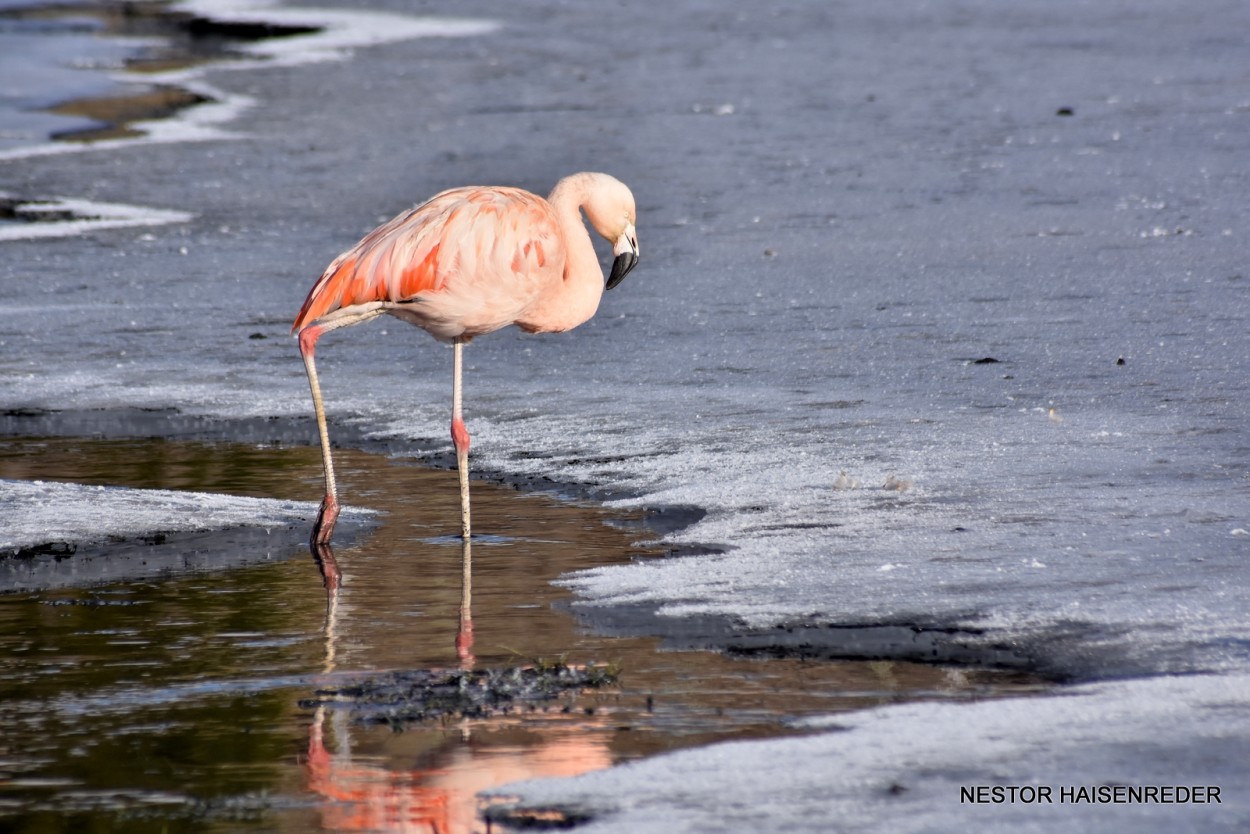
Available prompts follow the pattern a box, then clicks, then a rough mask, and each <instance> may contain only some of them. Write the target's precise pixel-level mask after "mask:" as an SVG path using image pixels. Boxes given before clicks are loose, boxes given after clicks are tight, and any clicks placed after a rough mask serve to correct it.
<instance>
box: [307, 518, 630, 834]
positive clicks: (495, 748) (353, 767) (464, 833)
mask: <svg viewBox="0 0 1250 834" xmlns="http://www.w3.org/2000/svg"><path fill="white" fill-rule="evenodd" d="M312 551H313V557H314V559H315V560H316V563H317V565H318V567H319V568H320V570H321V575H322V578H323V580H324V583H325V587H326V618H325V629H324V641H325V663H324V665H323V673H324V674H325V675H326V676H330V675H332V674H334V673H335V671H336V666H337V659H336V649H337V640H338V636H339V634H338V625H339V609H340V597H341V595H342V592H343V584H344V583H343V574H342V571H341V569H340V568H339V565H338V562H337V561H336V560H335V558H334V552H333V550H332V549H331V547H330V546H329V545H316V544H314V545H313V547H312ZM461 561H462V581H463V587H462V593H461V604H460V616H459V625H458V627H457V632H456V638H455V645H456V657H457V662H458V665H459V666H460V668H461V669H462V670H464V671H470V670H472V669H473V668H474V664H475V663H476V658H475V657H474V655H473V616H472V579H471V573H472V551H471V544H470V541H469V540H468V539H464V540H462V543H461ZM588 722H589V723H591V724H592V726H591V727H590V730H591V731H590V732H587V729H588V727H587V724H588ZM517 723H518V722H517V720H516V719H515V718H509V717H504V718H498V719H474V720H470V719H463V718H462V719H460V720H459V721H457V722H455V723H449V724H442V725H436V726H431V727H425V728H412V729H410V730H407V731H406V732H404V733H401V734H395V733H392V732H391V731H389V730H386V731H385V733H386V735H385V739H384V740H383V741H382V742H381V743H380V744H379V740H378V736H377V735H376V734H373V733H369V732H368V731H367V730H363V729H360V728H357V727H353V726H352V724H351V716H350V715H349V713H348V712H347V711H345V710H331V709H329V708H327V707H326V706H324V705H322V706H318V707H317V708H316V710H315V712H314V714H313V718H312V725H311V727H310V728H309V737H308V754H307V760H306V768H307V774H308V787H309V790H310V791H312V792H313V793H315V794H318V795H319V796H321V797H322V798H323V799H324V802H323V804H322V806H321V817H322V826H323V828H324V829H326V830H334V831H387V832H431V834H434V832H437V834H470V832H475V831H480V830H482V828H483V826H482V821H481V817H480V811H481V806H482V802H481V801H480V800H479V799H478V796H477V795H478V793H480V792H481V791H483V790H486V789H489V788H492V787H496V786H498V785H503V784H506V783H510V782H518V781H522V780H526V779H536V778H543V777H557V776H576V775H578V774H581V773H586V772H588V771H592V770H602V769H604V768H607V767H610V766H611V765H612V763H613V762H612V754H611V749H610V739H611V728H610V727H609V726H608V725H607V724H606V719H605V718H594V717H590V716H586V717H583V718H582V719H581V720H579V721H577V722H575V723H570V724H566V725H562V726H559V727H556V728H553V729H552V730H550V731H545V732H543V733H541V734H537V733H532V732H526V731H524V730H523V729H521V730H520V731H519V732H511V733H510V732H508V730H510V729H514V728H517ZM353 731H355V732H356V733H357V737H356V738H355V739H353V735H352V734H353ZM378 732H382V731H380V730H379V731H375V733H378ZM496 735H498V736H502V737H504V740H505V742H506V743H503V744H501V743H499V741H497V740H495V738H493V737H494V736H496ZM329 739H332V740H333V743H331V742H330V740H329ZM535 739H538V741H537V743H535Z"/></svg>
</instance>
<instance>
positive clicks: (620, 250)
mask: <svg viewBox="0 0 1250 834" xmlns="http://www.w3.org/2000/svg"><path fill="white" fill-rule="evenodd" d="M612 254H613V255H615V256H616V259H615V260H614V261H612V274H611V275H609V276H608V286H607V289H609V290H610V289H612V288H613V287H615V286H616V285H617V284H619V283H621V281H623V280H625V276H626V275H628V274H629V271H630V270H631V269H633V268H634V266H636V265H637V263H638V238H637V236H636V235H635V233H634V227H633V224H630V225H629V226H628V227H626V229H625V234H623V235H621V236H620V237H619V238H617V239H616V245H615V246H613V247H612Z"/></svg>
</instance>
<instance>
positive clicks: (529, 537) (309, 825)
mask: <svg viewBox="0 0 1250 834" xmlns="http://www.w3.org/2000/svg"><path fill="white" fill-rule="evenodd" d="M338 460H339V463H340V467H341V470H342V474H341V483H342V484H343V491H344V496H345V498H346V500H347V501H348V502H349V503H351V504H356V505H367V506H370V507H373V508H375V509H379V510H381V511H383V513H384V515H383V517H382V521H381V523H380V524H379V525H378V526H377V527H376V528H374V529H372V530H371V531H370V532H368V533H366V534H363V535H361V536H359V538H358V540H356V541H354V542H351V543H349V544H348V545H347V546H340V547H339V549H338V550H336V551H335V552H334V556H335V561H336V562H337V564H338V565H339V566H340V569H341V571H342V582H341V585H340V586H339V588H338V589H337V591H335V592H333V593H331V592H327V590H326V588H325V587H323V584H322V578H321V575H320V574H319V572H318V570H317V567H316V566H315V563H314V561H313V559H311V558H310V556H309V553H308V552H307V551H304V550H299V551H296V552H292V553H290V554H288V555H289V557H290V558H285V559H280V560H278V561H276V562H270V563H264V564H256V565H254V566H251V567H247V568H243V569H232V570H220V571H210V572H200V573H194V574H189V575H188V574H183V575H170V576H168V577H165V578H163V579H160V580H155V581H153V580H145V581H135V582H129V583H121V584H112V585H104V586H97V587H86V588H74V589H67V590H66V589H62V590H55V591H45V592H41V593H16V594H6V595H0V723H2V724H3V726H4V727H5V734H4V738H3V741H0V771H3V774H4V776H3V779H0V820H2V821H3V823H4V825H5V826H6V828H7V830H13V831H35V830H39V831H58V830H71V829H76V828H79V827H82V826H96V825H103V824H110V825H123V824H124V826H125V828H126V830H128V831H149V830H150V831H156V830H167V829H168V828H169V827H170V826H171V825H173V826H174V827H176V828H178V829H181V830H208V831H212V830H227V829H229V830H235V829H238V828H239V827H248V826H262V825H263V826H264V827H266V828H270V827H279V828H284V829H292V830H311V829H314V828H322V829H325V830H400V829H403V827H404V826H405V825H408V826H413V825H429V826H433V827H434V828H433V829H432V830H439V831H474V830H482V829H483V828H484V826H485V822H484V821H483V818H482V816H481V814H482V811H483V809H482V808H480V807H479V803H478V801H477V799H476V798H475V794H476V793H477V792H478V791H480V790H482V789H484V788H487V787H490V786H495V785H500V784H505V783H507V782H511V781H515V780H519V779H524V778H531V777H538V776H553V775H567V774H574V773H580V772H585V771H588V770H594V769H599V768H604V767H609V766H611V765H613V764H616V763H619V762H622V761H627V760H630V759H636V758H639V757H642V756H647V755H651V754H654V753H658V752H662V751H665V750H671V749H675V748H680V747H686V746H691V745H697V744H705V743H709V742H713V741H717V740H722V739H728V738H742V737H755V736H768V735H776V734H779V733H784V732H790V730H789V729H788V728H787V726H786V721H787V719H789V718H793V717H797V716H802V715H806V714H814V713H827V712H832V711H837V710H843V709H853V708H859V707H865V706H869V705H875V704H881V703H889V702H895V701H900V700H906V699H915V698H971V697H981V696H985V695H988V694H992V693H994V692H1006V691H1011V690H1012V689H1013V688H1014V687H1021V686H1024V685H1025V682H1022V681H1020V680H1019V679H1018V678H1013V677H1008V676H1005V675H1003V674H1000V673H990V672H983V671H977V670H957V669H950V668H938V667H931V666H923V665H916V664H906V663H897V662H879V663H872V662H868V663H866V662H856V663H831V662H820V663H811V662H803V661H800V660H792V659H781V660H767V661H763V660H749V659H733V658H729V657H726V656H724V655H722V654H718V653H714V652H699V651H691V652H666V651H661V650H659V641H658V640H656V639H639V638H625V639H621V638H607V637H602V636H599V635H595V634H589V633H586V632H585V631H584V630H582V629H580V628H579V627H578V625H577V623H576V622H575V621H574V619H573V618H572V617H571V616H569V615H568V614H567V613H565V611H564V610H563V606H562V603H563V602H564V601H565V600H566V599H567V592H566V591H563V590H561V589H559V588H555V587H553V586H552V585H551V584H550V580H551V579H553V578H554V577H556V576H557V575H559V574H561V573H564V572H566V571H569V570H574V569H577V568H581V567H587V566H590V565H594V564H604V563H609V562H614V561H622V560H627V559H632V558H649V557H655V555H656V554H654V553H649V552H648V551H646V550H645V549H644V548H640V547H638V546H637V545H635V543H634V538H635V535H636V533H635V532H633V531H636V529H637V528H631V527H629V526H628V525H623V524H622V523H621V522H622V521H623V519H621V518H620V517H619V516H616V517H614V516H612V515H610V514H608V513H606V512H604V511H603V510H601V509H598V508H596V507H593V506H587V505H583V504H578V503H573V502H567V501H560V500H556V499H553V498H551V497H548V496H544V495H538V494H526V493H519V492H516V491H514V490H511V489H508V488H505V487H495V486H490V485H486V484H481V483H477V484H475V485H474V504H475V506H474V509H475V523H476V526H477V529H478V530H479V531H480V532H481V535H480V537H478V538H477V539H475V542H474V546H473V551H472V556H473V588H472V590H473V597H472V609H471V614H472V627H473V631H472V638H473V639H472V645H471V646H468V645H467V642H468V641H466V640H465V639H464V637H465V634H464V629H463V626H462V620H461V616H460V612H461V602H462V592H463V590H464V589H463V586H462V570H461V568H462V563H461V557H462V552H461V546H460V543H459V541H458V539H457V538H456V537H455V536H454V533H455V531H456V528H457V525H458V517H457V513H458V501H457V486H456V481H455V476H454V473H451V472H444V471H431V470H428V469H424V468H420V467H417V466H414V465H411V464H407V463H403V462H399V461H396V460H394V459H388V458H386V457H383V456H379V455H374V454H367V453H363V452H356V451H351V450H343V451H340V452H339V454H338ZM0 477H4V478H28V479H45V480H73V481H77V482H82V483H109V484H114V485H124V486H132V487H151V488H154V487H160V488H175V489H194V490H203V491H213V492H225V493H233V494H244V495H256V496H269V497H285V498H301V499H305V498H306V499H315V498H316V497H317V495H318V492H319V489H320V471H319V460H318V455H317V452H316V450H313V449H308V448H281V447H257V446H248V445H242V444H227V443H191V442H174V441H161V440H101V439H79V438H11V439H7V440H4V441H2V442H0ZM158 546H161V545H154V547H158ZM164 546H178V545H176V544H171V545H164ZM46 558H54V557H52V556H48V557H46ZM71 558H72V557H71ZM458 637H459V643H458ZM537 660H546V661H552V660H564V661H566V662H568V663H570V664H585V663H606V664H611V665H612V666H613V668H615V669H619V670H620V679H619V684H618V685H617V686H615V687H612V688H610V689H607V690H600V691H595V692H593V693H586V694H583V695H581V696H579V697H576V698H573V699H568V698H562V699H559V700H556V701H555V702H553V703H552V704H551V705H550V706H549V707H546V708H541V709H538V710H534V711H528V710H517V711H515V712H513V713H511V714H504V715H499V716H496V717H493V718H486V719H472V720H469V719H457V720H449V719H445V720H442V721H436V722H431V723H429V724H419V725H417V724H409V725H406V726H404V727H402V728H401V731H399V732H395V731H392V730H391V729H387V728H383V727H377V726H368V725H365V724H361V723H359V722H356V721H354V720H353V716H352V714H351V712H350V710H347V709H335V708H327V707H320V708H301V707H300V705H299V702H300V701H301V699H307V698H309V697H310V696H312V695H313V693H315V692H316V691H317V690H318V689H319V688H324V687H333V686H335V685H340V684H343V683H346V682H350V681H351V680H354V679H358V678H360V677H361V676H362V675H369V674H374V673H378V672H381V671H383V670H402V669H424V668H434V669H440V668H445V669H454V668H456V667H457V666H468V665H472V666H475V667H477V668H500V667H514V666H518V665H526V664H529V663H532V662H534V661H537ZM403 830H411V829H410V828H409V829H403ZM421 830H424V829H421Z"/></svg>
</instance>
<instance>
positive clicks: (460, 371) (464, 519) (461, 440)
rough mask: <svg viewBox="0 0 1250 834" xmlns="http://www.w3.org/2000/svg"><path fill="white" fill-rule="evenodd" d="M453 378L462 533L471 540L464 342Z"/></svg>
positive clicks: (457, 344) (457, 354)
mask: <svg viewBox="0 0 1250 834" xmlns="http://www.w3.org/2000/svg"><path fill="white" fill-rule="evenodd" d="M454 350H455V358H454V359H453V360H452V376H451V442H452V444H453V445H454V446H455V447H456V471H457V472H458V473H459V474H460V533H461V535H462V536H463V537H464V539H465V541H468V540H469V535H470V533H469V430H468V429H466V428H465V427H464V415H463V413H462V411H461V399H462V396H461V389H462V388H463V376H464V340H462V339H456V341H455V345H454Z"/></svg>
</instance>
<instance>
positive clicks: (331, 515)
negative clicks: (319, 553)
mask: <svg viewBox="0 0 1250 834" xmlns="http://www.w3.org/2000/svg"><path fill="white" fill-rule="evenodd" d="M338 520H339V502H338V499H337V498H335V497H334V496H333V495H327V496H326V497H325V500H323V501H322V502H321V509H320V511H318V513H317V521H316V523H315V524H313V529H312V540H311V542H310V543H311V544H312V546H313V547H314V548H317V547H320V546H323V545H327V544H329V543H330V537H331V536H333V535H334V524H335V522H337V521H338Z"/></svg>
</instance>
